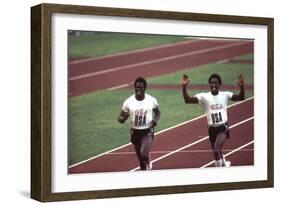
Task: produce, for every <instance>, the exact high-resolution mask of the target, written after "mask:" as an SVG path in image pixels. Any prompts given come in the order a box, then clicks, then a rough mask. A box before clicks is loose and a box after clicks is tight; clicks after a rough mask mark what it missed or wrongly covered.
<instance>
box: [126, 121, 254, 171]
mask: <svg viewBox="0 0 281 206" xmlns="http://www.w3.org/2000/svg"><path fill="white" fill-rule="evenodd" d="M252 119H254V117H253V116H252V117H250V118H248V119H245V120H243V121H241V122H238V123H236V124H234V125H232V126H230V127H229V128H230V129H231V128H233V127H237V126H239V125H241V124H244V123H245V122H248V121H250V120H252ZM207 139H209V136H206V137H204V138H202V139H199V140H197V141H195V142H192V143H191V144H188V145H185V146H183V147H181V148H178V149H176V150H174V151H172V152H170V153H168V154H165V155H163V156H161V157H158V158H156V159H154V160H152V161H151V162H152V163H154V162H157V161H159V160H162V159H164V158H166V157H168V156H171V155H173V154H175V153H177V152H179V151H181V150H183V149H186V148H188V147H191V146H193V145H195V144H198V143H200V142H203V141H205V140H207ZM138 169H140V167H136V168H134V169H132V170H130V171H136V170H138Z"/></svg>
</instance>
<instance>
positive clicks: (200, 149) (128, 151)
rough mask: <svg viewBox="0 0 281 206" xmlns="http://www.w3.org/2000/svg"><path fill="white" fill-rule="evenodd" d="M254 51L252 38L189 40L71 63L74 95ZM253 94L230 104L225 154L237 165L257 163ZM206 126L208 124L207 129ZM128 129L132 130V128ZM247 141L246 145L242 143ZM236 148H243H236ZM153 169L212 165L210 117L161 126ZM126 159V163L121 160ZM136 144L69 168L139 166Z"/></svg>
mask: <svg viewBox="0 0 281 206" xmlns="http://www.w3.org/2000/svg"><path fill="white" fill-rule="evenodd" d="M251 52H253V42H249V41H221V40H220V41H209V40H198V41H187V42H183V43H182V42H181V43H177V44H173V45H168V46H161V47H156V48H150V49H144V50H139V51H135V52H131V53H123V54H119V55H111V56H107V57H102V58H96V59H86V60H78V61H73V62H70V63H69V81H70V83H69V95H70V96H77V95H81V94H84V93H87V92H92V91H96V90H98V89H110V88H119V87H124V86H127V85H128V84H129V83H131V82H132V81H133V80H134V79H135V77H136V76H140V75H142V76H145V77H150V76H157V75H161V74H165V73H171V72H175V71H177V70H181V69H182V68H191V67H194V66H199V65H202V64H208V63H212V62H218V61H224V60H227V59H230V58H233V57H236V56H240V55H243V54H248V53H251ZM253 108H254V107H253V99H250V100H247V101H245V102H243V103H241V104H238V105H236V106H233V107H230V108H229V111H228V113H229V120H230V124H231V125H233V127H232V128H231V139H230V140H228V141H227V142H226V144H225V145H224V154H227V155H228V153H229V152H230V153H229V156H228V157H227V159H229V160H231V161H232V165H253V164H254V151H253V148H254V147H253V146H254V143H253V128H254V127H253V121H254V119H253ZM202 128H206V129H202ZM128 135H129V134H128ZM241 146H242V148H240V147H241ZM235 149H238V150H237V151H235ZM231 151H235V152H234V153H233V154H231ZM151 157H152V162H153V169H171V168H173V169H175V168H194V167H196V168H198V167H207V166H212V160H213V156H212V153H211V151H210V145H209V142H208V137H207V125H206V117H201V118H198V119H196V120H193V121H190V122H188V123H185V124H182V125H180V126H178V127H176V128H173V129H170V130H167V131H162V132H159V133H158V134H157V135H156V136H155V140H154V143H153V147H152V150H151ZM124 162H126V164H122V163H124ZM137 169H138V162H137V159H136V156H135V153H134V149H133V147H132V145H131V144H128V145H125V146H123V147H121V148H119V149H116V150H113V151H110V152H108V153H106V154H102V155H99V156H97V157H93V158H92V159H90V160H85V161H83V162H80V163H78V164H76V165H72V166H71V167H70V168H69V173H87V172H109V171H130V170H137Z"/></svg>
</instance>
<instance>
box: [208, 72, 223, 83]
mask: <svg viewBox="0 0 281 206" xmlns="http://www.w3.org/2000/svg"><path fill="white" fill-rule="evenodd" d="M213 78H215V79H217V80H218V81H219V84H220V85H221V83H222V81H221V77H220V75H218V74H212V75H211V76H210V77H209V80H208V82H209V83H210V82H211V79H213Z"/></svg>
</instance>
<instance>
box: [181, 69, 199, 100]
mask: <svg viewBox="0 0 281 206" xmlns="http://www.w3.org/2000/svg"><path fill="white" fill-rule="evenodd" d="M189 82H190V80H189V77H188V76H187V75H185V74H184V75H183V76H182V81H181V84H182V95H183V99H184V102H185V103H186V104H197V103H198V99H197V97H191V96H190V95H189V94H188V92H187V85H188V84H189Z"/></svg>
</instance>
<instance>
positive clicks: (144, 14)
mask: <svg viewBox="0 0 281 206" xmlns="http://www.w3.org/2000/svg"><path fill="white" fill-rule="evenodd" d="M54 13H66V14H77V15H98V16H115V17H127V18H145V19H152V18H153V19H167V20H182V21H194V22H195V23H196V22H220V23H234V24H236V23H237V24H245V25H247V24H248V25H264V26H266V27H267V37H268V39H267V54H268V58H267V79H268V85H267V86H268V87H267V88H268V90H267V93H268V96H267V103H268V108H267V114H268V122H267V127H268V130H267V142H268V146H267V179H266V180H263V181H246V182H231V183H217V184H196V185H181V186H177V185H170V186H163V187H148V188H147V187H146V188H133V189H131V188H128V189H111V190H95V191H79V192H75V191H73V192H62V193H54V192H52V189H51V186H52V185H51V184H52V183H51V182H52V181H51V178H52V168H51V167H52V162H51V144H52V142H51V135H52V131H51V123H52V113H51V110H52V108H51V101H52V93H51V88H52V85H51V78H52V76H51V58H52V55H51V46H52V45H51V28H52V22H51V17H52V15H53V14H54ZM273 31H274V19H272V18H262V17H248V16H230V15H215V14H202V13H184V12H171V11H155V10H154V11H153V10H137V9H123V8H109V7H92V6H80V5H60V4H40V5H37V6H34V7H32V8H31V198H33V199H36V200H39V201H42V202H49V201H65V200H82V199H96V198H111V197H125V196H142V195H160V194H175V193H189V192H204V191H219V190H235V189H251V188H266V187H273V185H274V126H273V125H274V122H273V121H274V97H273V94H274V86H273V85H274V82H273V79H274V78H273V77H274V71H273V51H274V49H273V46H274V44H273V43H274V35H273Z"/></svg>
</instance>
